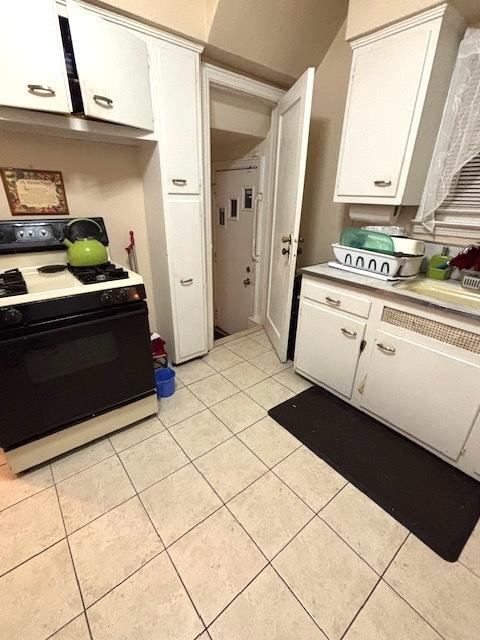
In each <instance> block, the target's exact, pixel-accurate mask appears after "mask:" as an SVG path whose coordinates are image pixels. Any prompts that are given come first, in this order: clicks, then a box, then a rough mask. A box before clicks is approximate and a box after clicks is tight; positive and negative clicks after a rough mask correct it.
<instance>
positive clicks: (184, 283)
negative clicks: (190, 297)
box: [180, 278, 193, 287]
mask: <svg viewBox="0 0 480 640" xmlns="http://www.w3.org/2000/svg"><path fill="white" fill-rule="evenodd" d="M180 284H181V285H182V286H184V287H186V286H188V285H189V284H193V278H186V279H184V280H180Z"/></svg>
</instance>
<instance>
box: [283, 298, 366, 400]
mask: <svg viewBox="0 0 480 640" xmlns="http://www.w3.org/2000/svg"><path fill="white" fill-rule="evenodd" d="M365 326H366V322H365V321H363V320H358V319H357V318H353V317H349V316H347V315H346V314H344V313H341V312H339V311H335V310H333V309H328V308H327V307H325V306H324V305H321V304H319V303H318V302H314V301H313V300H309V299H306V298H305V299H303V300H302V303H301V307H300V318H299V324H298V331H297V345H296V349H295V368H296V370H297V371H298V372H299V373H303V374H305V375H306V376H308V377H309V378H312V379H314V380H315V381H317V382H319V383H322V384H324V385H326V386H327V387H329V388H330V389H333V390H334V391H337V392H338V393H340V394H342V395H343V396H345V397H346V398H350V397H351V395H352V389H353V382H354V380H355V373H356V370H357V363H358V358H359V355H360V348H361V344H362V340H363V335H364V332H365Z"/></svg>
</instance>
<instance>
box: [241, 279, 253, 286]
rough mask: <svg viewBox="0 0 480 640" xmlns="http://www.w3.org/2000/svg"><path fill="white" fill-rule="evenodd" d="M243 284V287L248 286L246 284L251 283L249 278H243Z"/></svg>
mask: <svg viewBox="0 0 480 640" xmlns="http://www.w3.org/2000/svg"><path fill="white" fill-rule="evenodd" d="M243 284H244V286H245V287H248V285H249V284H251V282H250V278H245V280H244V281H243Z"/></svg>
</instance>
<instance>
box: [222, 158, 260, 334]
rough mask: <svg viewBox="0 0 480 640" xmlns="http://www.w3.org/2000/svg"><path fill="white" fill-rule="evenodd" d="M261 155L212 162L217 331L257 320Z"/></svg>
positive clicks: (232, 330)
mask: <svg viewBox="0 0 480 640" xmlns="http://www.w3.org/2000/svg"><path fill="white" fill-rule="evenodd" d="M261 163H262V158H260V157H252V158H247V159H245V160H238V161H234V162H226V163H225V162H221V163H214V164H213V166H212V181H213V182H212V195H213V206H212V230H213V302H214V321H215V322H214V337H224V336H226V335H231V334H233V333H238V332H239V331H243V330H245V329H248V328H249V326H252V324H254V323H255V321H256V317H255V287H256V276H257V268H256V267H257V263H258V253H257V251H258V249H257V237H258V214H259V211H258V210H259V200H260V198H261V193H262V192H261V190H260V170H261Z"/></svg>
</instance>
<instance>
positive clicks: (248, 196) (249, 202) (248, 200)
mask: <svg viewBox="0 0 480 640" xmlns="http://www.w3.org/2000/svg"><path fill="white" fill-rule="evenodd" d="M242 209H243V210H244V211H252V210H253V188H252V187H242Z"/></svg>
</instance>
